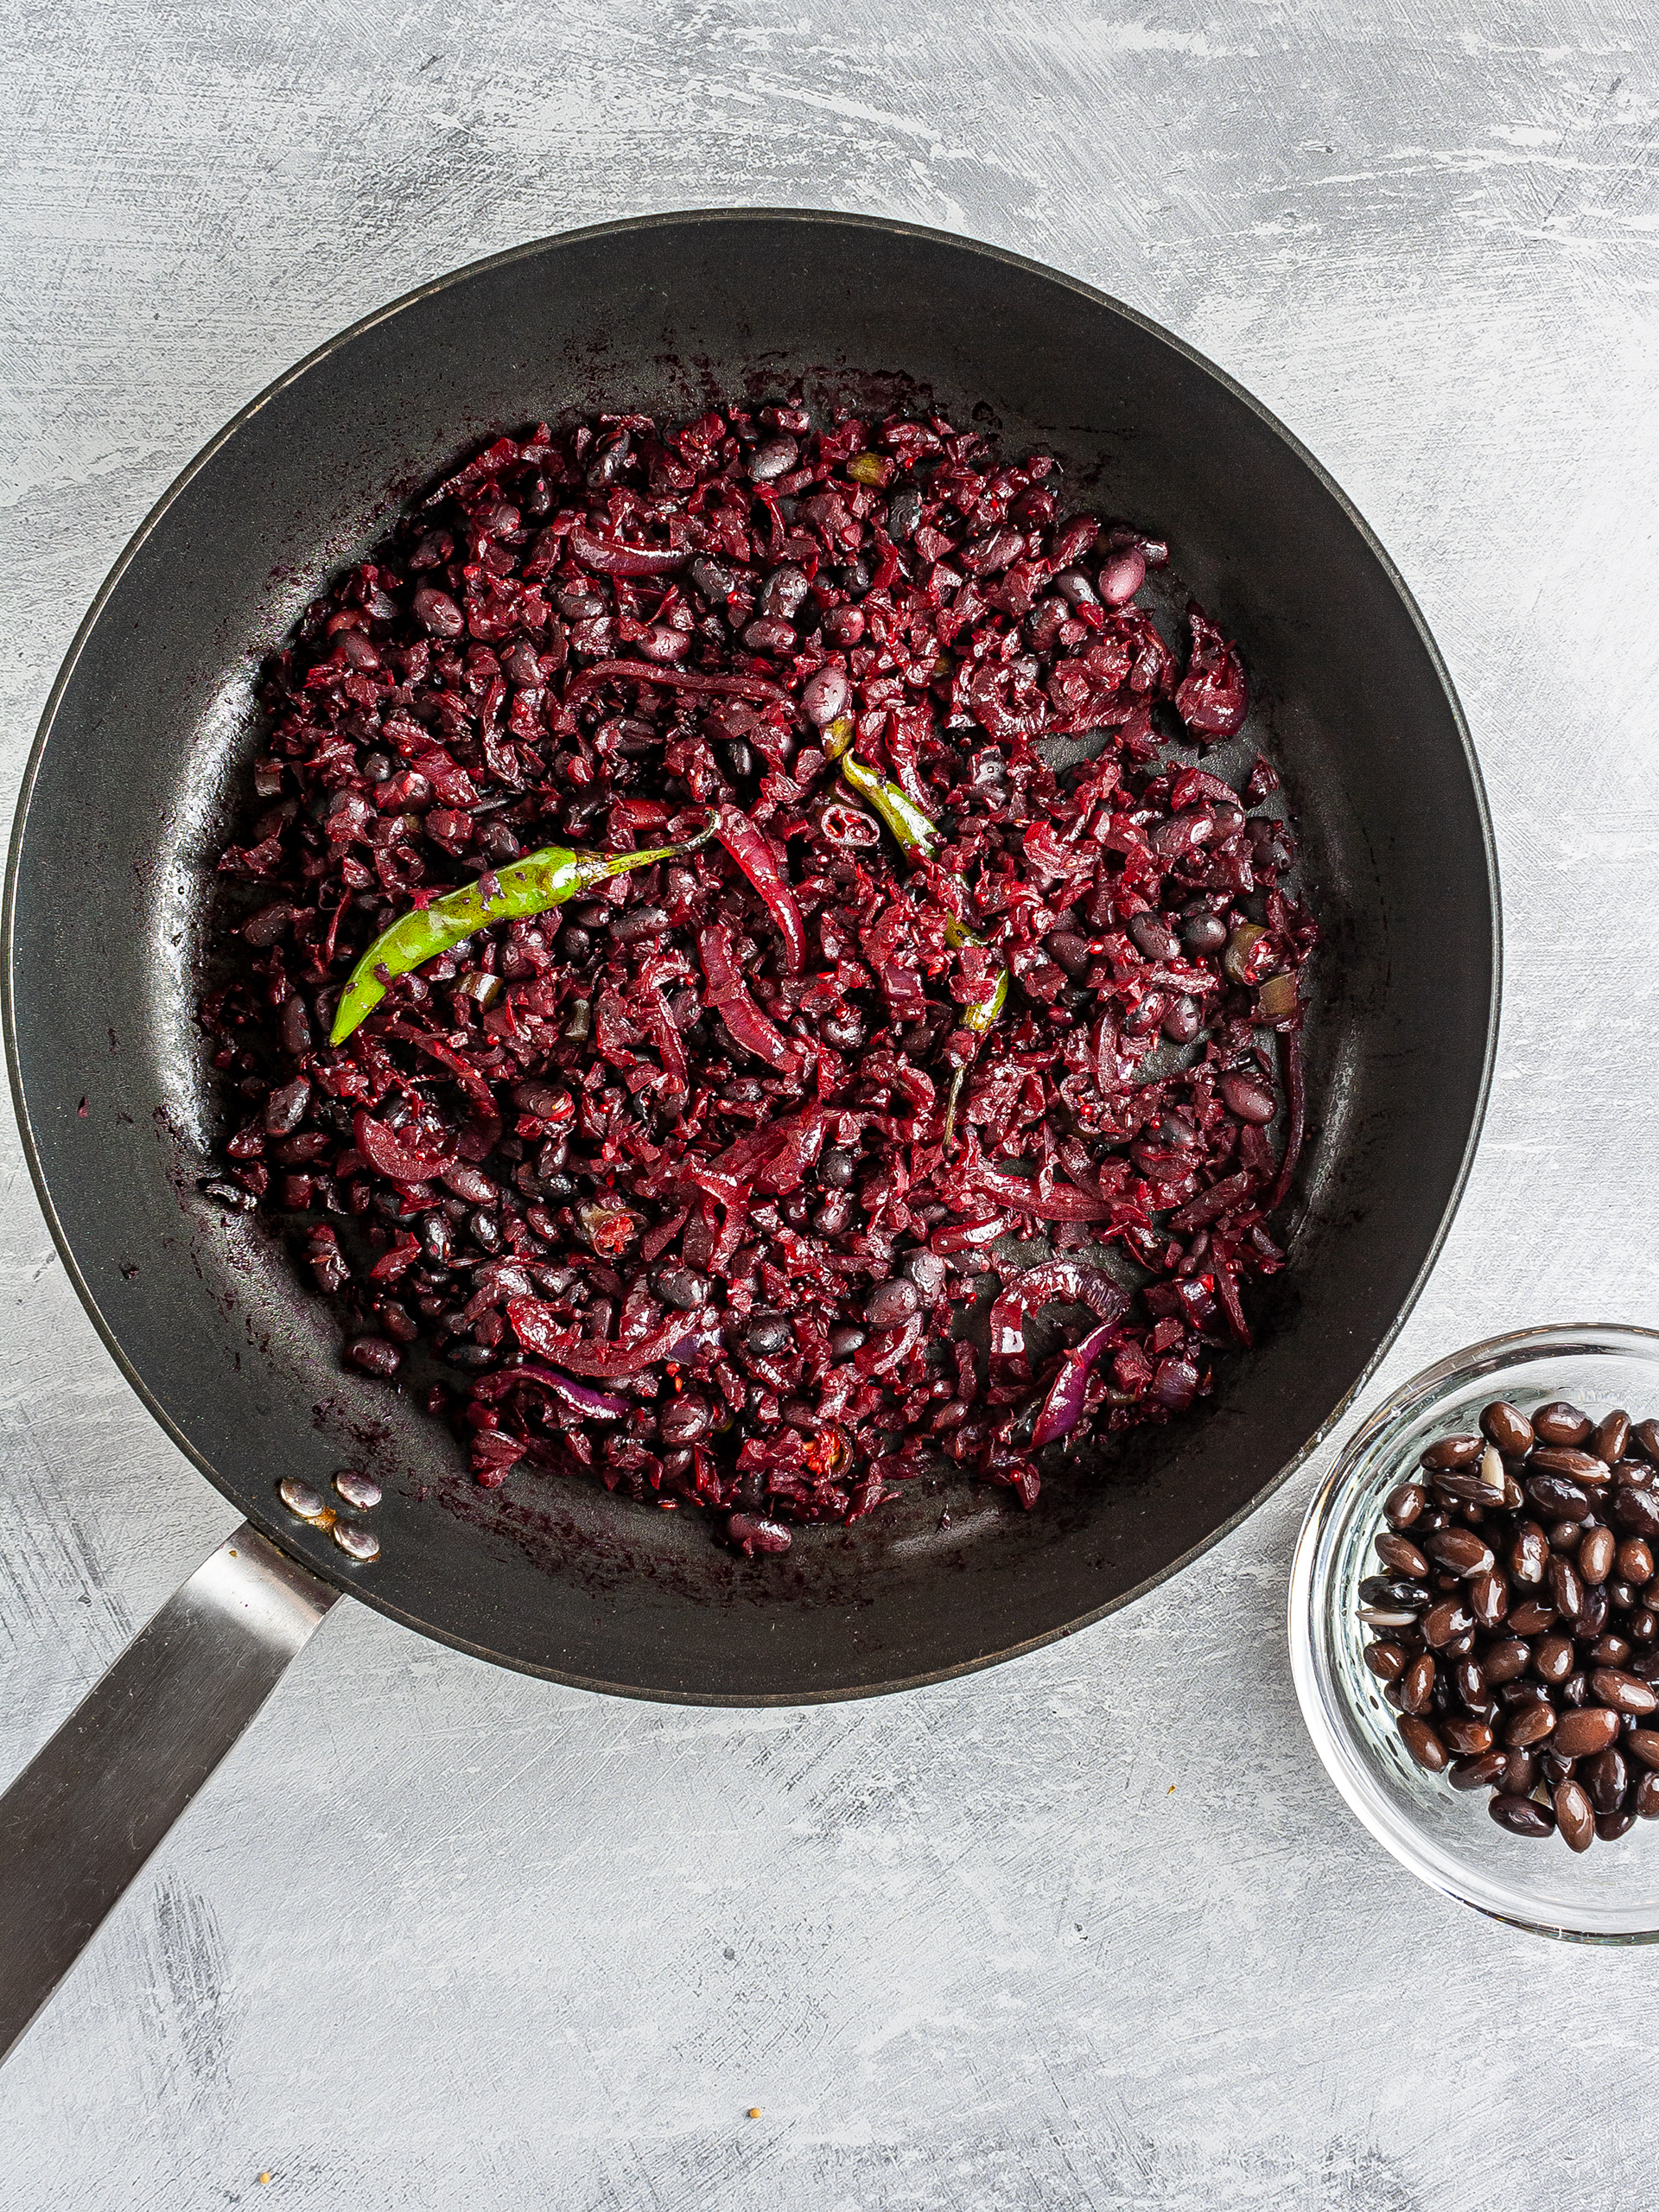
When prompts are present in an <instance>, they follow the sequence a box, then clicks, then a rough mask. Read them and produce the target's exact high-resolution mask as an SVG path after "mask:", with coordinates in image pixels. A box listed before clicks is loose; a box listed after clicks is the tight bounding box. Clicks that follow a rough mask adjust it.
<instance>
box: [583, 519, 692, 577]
mask: <svg viewBox="0 0 1659 2212" xmlns="http://www.w3.org/2000/svg"><path fill="white" fill-rule="evenodd" d="M569 546H570V550H571V552H572V553H573V554H574V555H575V557H576V559H577V560H578V561H580V562H581V563H582V567H583V568H584V569H591V570H593V571H594V573H596V574H597V575H603V576H664V575H667V574H668V573H669V571H670V570H671V569H680V568H683V567H684V565H685V563H686V562H687V561H688V560H689V559H690V550H689V549H688V548H684V547H682V548H680V549H679V550H676V549H675V548H674V547H673V546H671V545H670V546H654V545H618V544H615V543H607V541H606V540H605V539H604V538H602V537H594V533H593V532H592V531H588V530H584V529H583V528H582V524H580V523H578V524H576V526H575V529H574V530H573V531H571V533H570V537H569Z"/></svg>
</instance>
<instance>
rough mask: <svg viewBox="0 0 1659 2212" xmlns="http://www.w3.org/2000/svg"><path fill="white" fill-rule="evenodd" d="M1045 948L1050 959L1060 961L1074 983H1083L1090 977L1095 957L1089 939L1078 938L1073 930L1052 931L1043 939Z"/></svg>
mask: <svg viewBox="0 0 1659 2212" xmlns="http://www.w3.org/2000/svg"><path fill="white" fill-rule="evenodd" d="M1043 946H1044V950H1046V952H1047V953H1048V955H1049V957H1050V958H1051V959H1052V960H1056V961H1058V963H1059V964H1060V966H1061V967H1062V968H1064V969H1065V972H1066V974H1067V975H1068V976H1071V979H1072V981H1073V982H1077V983H1080V982H1082V981H1083V980H1084V977H1085V976H1087V975H1088V973H1089V969H1090V963H1091V962H1092V960H1093V957H1094V956H1093V954H1092V953H1090V950H1089V940H1088V938H1084V937H1078V936H1077V933H1076V932H1075V931H1072V930H1051V931H1049V933H1048V935H1047V936H1046V938H1044V939H1043Z"/></svg>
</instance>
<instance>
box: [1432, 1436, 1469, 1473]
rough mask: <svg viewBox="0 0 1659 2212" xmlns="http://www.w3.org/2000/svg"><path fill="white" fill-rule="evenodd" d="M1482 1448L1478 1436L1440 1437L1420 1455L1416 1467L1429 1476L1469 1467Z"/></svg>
mask: <svg viewBox="0 0 1659 2212" xmlns="http://www.w3.org/2000/svg"><path fill="white" fill-rule="evenodd" d="M1483 1450H1484V1446H1483V1444H1482V1442H1481V1440H1480V1438H1479V1437H1478V1436H1463V1435H1459V1436H1442V1437H1441V1438H1440V1440H1439V1441H1438V1442H1437V1443H1434V1444H1431V1445H1430V1446H1428V1448H1427V1451H1425V1452H1423V1453H1422V1455H1421V1459H1419V1461H1418V1465H1420V1466H1421V1467H1423V1468H1424V1469H1426V1470H1427V1471H1428V1472H1429V1473H1431V1474H1439V1473H1440V1472H1442V1471H1445V1470H1446V1469H1447V1468H1452V1467H1471V1466H1473V1465H1474V1463H1475V1461H1476V1460H1477V1459H1479V1457H1480V1455H1481V1452H1482V1451H1483Z"/></svg>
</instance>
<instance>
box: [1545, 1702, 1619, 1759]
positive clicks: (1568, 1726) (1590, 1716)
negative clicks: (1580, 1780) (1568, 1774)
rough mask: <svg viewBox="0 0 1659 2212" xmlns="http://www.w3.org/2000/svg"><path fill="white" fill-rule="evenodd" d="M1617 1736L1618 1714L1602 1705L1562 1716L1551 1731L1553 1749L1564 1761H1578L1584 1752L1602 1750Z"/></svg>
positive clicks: (1582, 1708)
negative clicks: (1553, 1734)
mask: <svg viewBox="0 0 1659 2212" xmlns="http://www.w3.org/2000/svg"><path fill="white" fill-rule="evenodd" d="M1617 1738H1618V1713H1616V1712H1614V1711H1613V1709H1612V1708H1611V1707H1610V1706H1605V1705H1586V1706H1580V1707H1579V1709H1578V1711H1577V1712H1575V1713H1563V1714H1562V1715H1561V1718H1560V1722H1559V1724H1558V1725H1557V1726H1556V1730H1555V1744H1554V1748H1555V1749H1556V1750H1557V1751H1560V1753H1561V1755H1562V1757H1563V1758H1574V1759H1576V1758H1583V1757H1584V1756H1585V1754H1586V1752H1590V1751H1605V1750H1606V1749H1607V1746H1608V1745H1610V1744H1611V1743H1613V1742H1614V1741H1615V1740H1616V1739H1617Z"/></svg>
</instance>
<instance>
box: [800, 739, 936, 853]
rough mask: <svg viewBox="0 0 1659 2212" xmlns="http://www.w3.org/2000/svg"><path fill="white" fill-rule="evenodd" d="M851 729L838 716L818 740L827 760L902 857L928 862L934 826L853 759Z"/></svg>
mask: <svg viewBox="0 0 1659 2212" xmlns="http://www.w3.org/2000/svg"><path fill="white" fill-rule="evenodd" d="M853 728H854V723H853V718H852V716H851V715H837V716H836V719H835V721H832V722H831V723H829V726H828V727H827V728H826V729H825V730H824V732H823V737H822V738H821V740H820V743H821V744H822V745H823V750H824V752H825V753H826V754H827V755H828V756H829V759H830V760H839V761H840V763H841V772H842V779H843V780H844V781H845V782H846V783H847V784H849V785H850V786H851V788H852V789H853V790H854V791H856V792H857V793H858V795H859V797H860V798H861V799H865V800H867V801H868V804H870V805H871V806H872V807H873V808H874V810H875V812H876V813H877V814H879V815H880V817H881V819H882V821H883V822H885V823H887V827H888V829H891V830H892V832H893V836H894V838H895V839H896V841H897V842H898V845H899V850H900V851H901V852H902V853H903V854H904V855H905V858H906V860H908V861H931V859H932V857H933V855H934V854H935V853H937V852H938V849H939V832H938V825H937V824H936V823H932V822H930V821H929V820H928V818H927V817H926V815H925V814H924V813H923V812H922V810H921V808H920V807H919V806H913V805H912V804H911V802H910V800H909V799H907V798H906V797H905V794H904V793H903V791H900V790H899V786H898V785H897V784H890V783H888V781H887V779H886V778H885V777H884V776H878V775H877V774H876V772H875V771H874V768H867V767H866V766H865V765H864V763H863V762H862V761H861V760H855V758H854V756H853V753H852V752H851V749H850V748H851V746H852V742H853Z"/></svg>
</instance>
